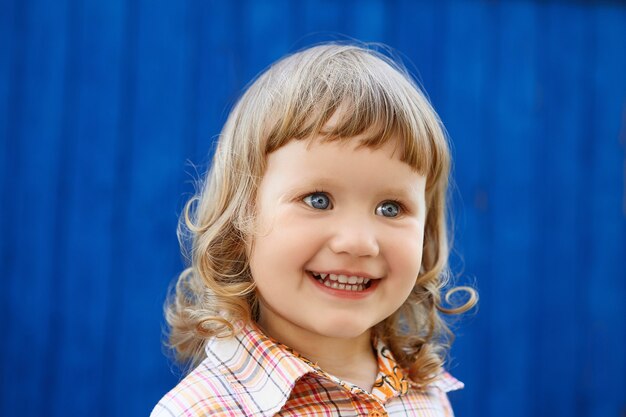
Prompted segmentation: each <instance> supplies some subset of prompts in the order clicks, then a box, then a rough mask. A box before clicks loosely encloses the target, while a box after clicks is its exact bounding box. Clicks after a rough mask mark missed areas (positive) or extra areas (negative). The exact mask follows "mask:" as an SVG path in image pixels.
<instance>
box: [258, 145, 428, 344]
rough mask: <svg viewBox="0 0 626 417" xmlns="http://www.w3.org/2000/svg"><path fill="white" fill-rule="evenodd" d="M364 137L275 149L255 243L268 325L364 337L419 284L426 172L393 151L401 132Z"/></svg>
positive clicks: (264, 186)
mask: <svg viewBox="0 0 626 417" xmlns="http://www.w3.org/2000/svg"><path fill="white" fill-rule="evenodd" d="M357 144H358V142H357V141H356V140H352V141H349V142H347V143H343V144H342V143H339V142H329V143H321V142H320V141H317V140H313V141H296V140H293V141H291V142H289V143H288V144H287V145H285V146H284V147H282V148H280V149H279V150H277V151H275V152H273V153H272V154H271V155H270V156H269V157H268V161H267V162H268V164H267V171H266V173H265V176H264V177H263V179H262V182H261V184H260V187H259V190H258V200H257V204H258V207H257V210H258V211H257V213H258V226H259V235H258V236H256V237H255V238H254V245H253V247H252V250H251V252H250V268H251V271H252V275H253V278H254V280H255V282H256V284H257V288H258V292H259V295H260V314H261V318H260V324H261V325H262V326H263V327H265V328H266V329H272V328H273V329H277V328H281V329H284V330H288V329H289V328H290V327H291V329H292V330H297V331H299V332H302V331H304V332H306V333H307V334H308V335H310V336H326V337H333V338H350V337H357V336H359V335H362V334H363V333H364V332H366V331H367V330H368V329H370V328H371V327H372V326H374V325H376V324H377V323H379V322H381V321H382V320H384V319H385V318H387V317H389V316H390V315H391V314H392V313H394V312H395V311H396V310H397V309H398V307H400V305H402V303H403V302H404V301H405V300H406V298H407V297H408V295H409V293H410V292H411V289H412V288H413V285H414V284H415V280H416V278H417V276H418V273H419V270H420V265H421V259H422V244H423V237H424V222H425V219H426V205H425V198H424V189H425V183H426V179H425V177H424V176H423V175H420V174H417V173H416V172H414V171H413V170H412V169H411V168H410V167H409V166H408V165H407V164H405V163H404V162H402V161H400V160H399V158H398V156H396V155H393V151H394V146H395V141H391V142H390V143H388V144H386V145H385V146H384V147H382V148H381V149H378V150H373V149H370V148H359V149H357V148H356V145H357ZM396 201H397V202H399V203H400V204H398V203H397V202H396ZM319 274H323V275H322V276H325V277H324V278H323V279H321V276H319ZM331 274H332V275H331ZM315 275H318V277H317V278H316V276H315ZM341 275H343V276H341ZM367 279H369V280H370V281H369V282H367ZM346 281H347V282H346ZM355 281H356V282H355ZM366 283H367V284H366ZM346 286H347V288H346ZM342 288H343V289H342ZM293 326H295V327H293Z"/></svg>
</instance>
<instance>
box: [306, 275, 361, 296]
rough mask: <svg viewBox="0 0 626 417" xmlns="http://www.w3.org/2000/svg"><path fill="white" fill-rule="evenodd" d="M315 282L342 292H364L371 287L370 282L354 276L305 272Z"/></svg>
mask: <svg viewBox="0 0 626 417" xmlns="http://www.w3.org/2000/svg"><path fill="white" fill-rule="evenodd" d="M307 272H308V273H309V274H311V276H312V277H313V278H315V280H316V281H317V282H319V283H320V284H322V285H325V286H326V287H329V288H332V289H336V290H343V291H353V292H359V291H365V290H367V289H368V288H370V287H371V286H372V280H371V279H369V278H363V277H359V276H354V275H335V274H322V273H318V272H314V271H307Z"/></svg>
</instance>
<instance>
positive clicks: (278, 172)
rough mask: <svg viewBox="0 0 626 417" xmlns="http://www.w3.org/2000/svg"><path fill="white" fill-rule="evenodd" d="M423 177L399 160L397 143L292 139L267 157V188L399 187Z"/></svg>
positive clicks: (265, 179)
mask: <svg viewBox="0 0 626 417" xmlns="http://www.w3.org/2000/svg"><path fill="white" fill-rule="evenodd" d="M424 178H425V177H424V176H423V175H421V174H419V173H418V172H416V171H415V170H414V169H413V168H412V167H411V166H410V165H408V164H407V163H406V162H403V161H402V160H401V159H400V154H399V152H398V151H397V142H396V141H389V142H386V143H384V144H382V145H381V146H379V147H376V148H373V147H368V146H364V145H363V144H362V143H361V142H360V141H358V140H356V139H352V140H345V141H325V140H322V139H321V138H314V139H308V140H292V141H290V142H288V143H287V144H286V145H284V146H283V147H281V148H280V149H278V150H276V151H275V152H273V153H272V154H270V155H269V157H268V164H267V171H266V173H265V175H264V181H263V182H264V183H265V185H266V187H275V188H277V189H282V188H289V187H295V186H305V187H320V188H324V187H327V186H333V187H335V188H343V189H354V190H357V189H362V190H364V191H365V190H367V189H375V188H378V189H391V188H396V189H402V188H412V187H414V186H417V185H419V183H421V182H423V180H424Z"/></svg>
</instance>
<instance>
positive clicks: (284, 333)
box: [152, 44, 477, 417]
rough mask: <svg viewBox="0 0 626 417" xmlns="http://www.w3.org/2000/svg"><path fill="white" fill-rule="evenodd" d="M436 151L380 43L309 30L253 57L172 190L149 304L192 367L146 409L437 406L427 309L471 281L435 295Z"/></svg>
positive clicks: (438, 321) (181, 412)
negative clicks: (176, 196)
mask: <svg viewBox="0 0 626 417" xmlns="http://www.w3.org/2000/svg"><path fill="white" fill-rule="evenodd" d="M449 167H450V154H449V150H448V145H447V142H446V139H445V136H444V133H443V131H442V127H441V125H440V122H439V119H438V117H437V115H436V114H435V112H434V110H433V109H432V107H431V106H430V104H429V103H428V101H427V100H426V99H425V97H424V95H423V94H422V93H421V92H420V90H419V89H418V87H417V86H416V84H415V83H414V82H413V81H412V79H411V77H410V76H409V75H408V74H407V73H406V71H404V70H403V69H402V68H401V67H400V66H399V65H397V64H396V63H394V62H393V61H392V60H390V59H388V58H387V57H386V56H384V55H382V54H380V53H378V52H375V51H373V50H370V49H367V48H363V47H360V46H352V45H337V44H327V45H321V46H316V47H312V48H309V49H306V50H304V51H301V52H299V53H296V54H294V55H291V56H289V57H286V58H284V59H282V60H280V61H279V62H277V63H275V64H274V65H273V66H271V67H270V68H269V69H268V70H267V71H266V72H265V73H264V74H262V75H261V76H260V77H259V78H258V79H257V80H256V81H255V82H254V83H253V84H252V85H251V86H250V87H249V88H248V89H247V91H246V92H245V94H244V95H243V97H242V98H241V99H240V100H239V102H238V103H237V105H236V106H235V108H234V109H233V111H232V112H231V114H230V116H229V118H228V120H227V122H226V124H225V126H224V129H223V131H222V134H221V136H220V138H219V143H218V147H217V150H216V153H215V156H214V159H213V165H212V168H211V171H210V172H209V174H208V175H207V178H206V181H205V184H204V186H203V187H202V189H201V192H200V193H199V195H197V196H195V197H194V198H193V199H191V201H189V202H188V204H187V205H186V207H185V211H184V214H183V216H182V221H181V227H180V229H179V234H180V237H181V239H182V241H183V243H184V242H185V241H186V240H190V241H191V243H192V249H191V254H190V255H191V256H190V258H191V267H190V268H188V269H187V270H185V271H184V272H183V273H182V274H181V276H180V278H179V280H178V283H177V285H176V290H175V293H174V294H173V296H172V298H171V300H169V301H168V304H167V305H166V318H167V322H168V324H169V326H170V334H169V344H170V346H171V347H172V348H173V349H174V351H175V353H176V355H177V359H179V360H180V361H181V362H183V363H187V364H188V365H190V368H193V370H192V371H191V372H190V373H188V374H187V376H186V377H185V378H184V379H183V380H182V382H180V383H179V384H178V386H176V387H175V388H174V389H173V390H172V391H170V392H169V393H168V394H166V395H165V397H163V399H162V400H161V401H160V402H159V403H158V404H157V406H156V407H155V409H154V410H153V412H152V416H154V417H157V416H204V415H224V416H252V415H254V416H271V415H281V416H302V415H308V416H312V415H325V416H366V415H369V416H386V415H390V416H400V415H402V416H405V415H410V416H451V415H452V410H451V408H450V403H449V402H448V399H447V396H446V392H448V391H450V390H455V389H459V388H462V387H463V384H462V383H461V382H459V381H457V380H456V379H454V378H453V377H452V376H451V375H450V374H448V373H447V372H445V371H444V370H443V361H444V359H443V358H444V354H445V352H446V349H447V347H448V345H449V343H448V339H449V338H450V337H449V336H451V333H450V331H449V330H448V328H447V327H446V324H445V323H444V321H443V320H442V318H441V317H440V315H439V314H440V312H443V313H447V314H457V313H460V312H464V311H466V310H468V309H469V308H471V307H472V306H473V305H474V304H475V303H476V299H477V297H476V293H475V292H474V291H473V290H472V289H471V288H465V287H457V288H454V289H453V290H451V291H449V292H448V293H447V296H446V300H447V301H449V295H451V294H452V293H453V292H456V291H458V290H465V291H467V292H468V293H469V295H470V297H469V299H468V301H467V302H466V303H465V304H464V305H463V306H461V307H458V308H455V309H447V308H444V307H443V306H442V305H441V295H440V291H441V289H442V288H443V286H444V285H445V282H446V277H448V275H449V272H448V268H447V260H448V237H447V229H446V216H445V213H446V190H447V185H448V175H449ZM184 246H185V245H184V244H183V247H184Z"/></svg>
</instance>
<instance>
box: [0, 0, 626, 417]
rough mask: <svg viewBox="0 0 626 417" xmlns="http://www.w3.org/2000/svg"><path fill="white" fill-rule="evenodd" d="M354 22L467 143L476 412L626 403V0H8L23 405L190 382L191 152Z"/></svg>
mask: <svg viewBox="0 0 626 417" xmlns="http://www.w3.org/2000/svg"><path fill="white" fill-rule="evenodd" d="M337 33H341V34H345V35H348V36H351V37H355V38H358V39H360V40H363V41H379V42H384V43H387V44H389V45H391V46H392V47H394V48H396V49H397V50H399V51H400V52H402V53H403V54H404V55H405V58H406V59H407V61H410V63H409V66H410V67H411V68H412V69H413V71H414V72H416V73H418V76H419V78H420V80H421V81H422V83H423V84H424V86H425V88H426V90H427V91H428V94H429V95H430V97H431V99H432V101H433V103H434V106H435V108H436V109H437V110H438V112H439V113H440V115H441V117H442V119H443V121H444V123H445V125H446V127H447V129H448V131H449V134H450V137H451V139H452V141H453V143H454V156H455V177H456V183H457V186H456V188H455V191H454V212H455V219H456V222H455V223H456V227H455V231H456V233H455V235H456V242H455V253H454V255H453V258H452V263H453V265H454V266H455V269H456V271H457V272H458V273H459V275H460V278H459V282H461V283H467V282H474V280H475V281H476V286H477V288H478V289H479V291H480V294H481V303H480V308H479V310H478V312H477V314H471V315H469V316H468V317H466V318H464V319H463V320H462V321H461V322H460V323H458V338H457V342H456V344H455V345H454V348H453V351H452V356H453V362H452V366H451V368H452V369H451V370H452V372H453V374H454V375H456V376H457V377H458V378H459V379H461V380H463V381H464V382H465V383H466V385H467V387H466V389H465V390H462V391H459V392H456V393H453V394H452V397H451V398H452V401H453V404H454V405H455V408H456V412H457V415H458V416H481V417H490V416H493V417H495V416H503V415H504V416H509V417H518V416H519V417H521V416H598V417H609V416H615V417H618V416H623V415H625V413H626V353H625V352H626V319H625V318H626V302H625V300H626V200H625V193H624V190H625V183H624V176H625V145H626V143H625V142H626V140H625V136H626V133H625V132H626V129H625V117H626V116H625V115H626V111H625V97H626V6H625V4H624V3H617V2H610V1H604V2H597V3H592V2H580V1H579V2H567V1H561V2H530V1H515V2H497V1H443V2H440V1H429V2H414V1H401V0H396V1H388V2H385V1H381V0H378V1H375V0H372V1H341V2H340V1H286V0H284V1H232V2H226V1H224V2H218V1H208V0H188V1H163V0H150V1H146V0H144V1H139V2H135V1H126V0H106V1H104V0H102V1H82V0H56V1H49V0H1V1H0V135H1V142H0V144H1V148H0V164H1V165H0V187H1V188H0V193H1V194H0V198H1V204H0V236H1V241H0V242H1V247H0V250H1V265H0V277H1V278H0V279H1V281H0V282H1V284H0V317H1V319H0V335H2V343H1V344H0V366H1V368H0V378H1V379H0V415H2V416H17V415H19V416H43V415H45V416H87V415H89V416H140V415H147V414H148V412H149V410H150V409H151V408H152V406H153V405H154V404H155V403H156V401H157V400H158V399H159V398H160V397H161V396H162V395H163V394H164V393H165V392H166V391H167V390H168V389H169V388H171V387H173V386H174V385H175V383H176V381H177V376H176V375H175V373H173V372H172V370H171V366H170V365H169V364H168V362H167V360H166V359H165V357H164V356H163V353H162V348H161V345H160V338H161V327H162V324H163V320H162V312H161V308H162V303H163V299H164V295H165V292H166V287H167V285H168V283H169V282H170V281H171V280H172V279H174V278H175V277H176V275H177V274H178V272H179V271H180V270H181V267H182V262H181V258H180V255H179V251H178V246H177V241H176V236H175V226H176V221H177V214H178V213H179V212H180V210H181V208H182V205H183V203H184V201H185V199H186V198H187V197H189V193H190V192H191V190H192V187H191V184H190V181H191V179H192V178H193V177H194V176H195V173H194V169H193V168H191V167H190V165H189V164H188V163H187V161H192V162H193V163H195V164H199V165H200V166H201V167H205V166H206V162H207V160H208V156H207V155H208V151H209V149H210V148H211V144H212V141H213V140H214V138H215V135H217V134H218V132H219V130H220V128H221V125H222V123H223V122H224V120H225V117H226V114H227V112H228V109H229V108H230V106H231V105H232V104H233V102H234V100H235V99H236V97H237V96H238V94H239V93H240V91H241V89H242V88H243V87H244V85H245V84H246V83H247V82H248V81H249V80H250V79H251V78H252V77H253V76H254V75H255V74H257V73H258V72H259V71H261V70H262V69H263V68H265V67H266V66H267V65H268V64H270V63H271V62H272V61H274V60H275V59H277V58H279V57H280V56H282V55H283V54H284V53H286V52H289V51H293V50H295V49H299V48H301V47H303V46H305V45H308V44H311V43H315V42H318V41H320V40H328V39H332V38H333V37H336V36H335V35H334V34H337ZM411 63H412V64H411Z"/></svg>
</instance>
